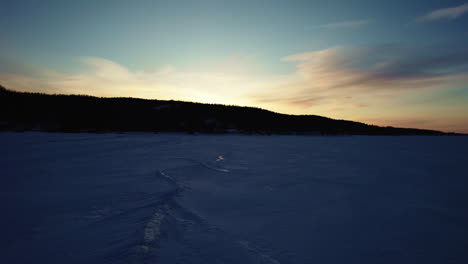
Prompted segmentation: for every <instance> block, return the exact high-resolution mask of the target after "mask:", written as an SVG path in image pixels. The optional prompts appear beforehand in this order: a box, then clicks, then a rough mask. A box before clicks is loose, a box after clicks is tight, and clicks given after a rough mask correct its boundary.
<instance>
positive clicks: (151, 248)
mask: <svg viewBox="0 0 468 264" xmlns="http://www.w3.org/2000/svg"><path fill="white" fill-rule="evenodd" d="M178 159H182V160H187V161H190V162H193V163H196V164H198V165H201V166H202V167H204V168H207V169H210V170H213V171H216V172H221V173H230V172H231V171H230V170H228V169H223V168H217V167H213V166H210V165H208V164H207V163H204V162H201V161H198V160H195V159H190V158H178ZM224 160H225V159H224V157H223V156H219V157H218V158H217V160H216V162H219V161H224ZM156 176H157V177H159V178H162V179H163V180H165V181H166V182H167V183H169V184H170V185H172V186H173V187H174V188H173V190H171V191H168V192H166V193H165V194H163V195H162V196H161V197H160V198H161V200H160V201H158V202H156V203H152V206H154V207H155V210H154V213H153V214H152V215H151V217H150V218H149V220H148V221H147V223H146V225H145V227H144V229H143V235H142V240H141V243H140V244H139V245H137V246H136V247H135V248H134V250H133V252H135V253H136V254H132V255H131V256H132V258H131V260H130V263H158V261H157V259H158V249H159V248H160V247H161V245H162V243H163V240H164V239H165V237H166V236H167V234H166V233H167V232H166V231H165V230H163V228H164V226H165V225H168V226H169V225H183V224H185V223H187V222H189V223H191V224H195V225H197V226H198V229H200V230H204V231H205V232H207V233H210V234H213V233H214V234H215V236H222V237H223V239H226V238H228V239H230V240H231V242H232V244H237V245H239V246H240V248H242V249H243V250H244V251H246V252H248V254H249V255H250V256H251V258H252V259H255V260H256V261H255V263H262V264H280V262H279V261H278V260H276V259H274V258H273V257H271V256H269V255H268V254H265V253H263V252H262V251H261V250H259V249H258V248H256V247H255V246H252V245H251V243H249V242H248V241H245V240H240V239H236V238H234V237H233V236H232V235H230V234H227V233H226V232H225V231H223V230H222V229H220V228H218V227H215V226H213V225H211V224H209V223H208V222H207V221H206V220H204V219H203V218H202V217H200V216H199V215H198V214H196V213H194V212H191V211H190V210H188V209H186V208H184V207H182V206H181V205H180V204H179V203H178V202H177V201H176V198H177V197H178V196H180V195H181V194H182V193H183V192H184V190H186V189H187V186H185V185H184V184H183V183H182V182H180V181H178V180H177V179H176V178H174V177H173V176H171V175H170V174H169V173H168V172H167V171H166V170H164V169H159V170H157V172H156ZM181 215H182V216H181ZM182 229H183V228H182ZM186 246H187V247H189V248H192V247H193V246H191V245H186ZM185 257H188V256H185ZM193 257H195V258H197V257H200V256H197V255H195V256H191V257H190V258H188V259H186V260H185V261H195V262H196V263H198V261H199V260H198V259H193ZM249 263H250V262H249Z"/></svg>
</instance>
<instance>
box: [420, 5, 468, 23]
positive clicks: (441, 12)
mask: <svg viewBox="0 0 468 264" xmlns="http://www.w3.org/2000/svg"><path fill="white" fill-rule="evenodd" d="M466 13H468V3H466V4H463V5H459V6H455V7H449V8H442V9H437V10H434V11H432V12H429V13H428V14H426V15H424V16H422V17H420V18H418V19H417V21H419V22H427V21H434V20H441V19H455V18H458V17H460V16H462V15H464V14H466Z"/></svg>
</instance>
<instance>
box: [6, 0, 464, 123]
mask: <svg viewBox="0 0 468 264" xmlns="http://www.w3.org/2000/svg"><path fill="white" fill-rule="evenodd" d="M0 3H1V4H0V36H1V38H0V83H2V84H3V85H4V86H6V87H8V88H10V89H14V90H22V91H40V92H47V93H86V94H93V95H98V96H134V97H145V98H158V99H179V100H189V101H201V102H210V103H213V102H216V103H228V104H240V105H251V106H258V107H262V108H267V109H270V110H274V111H278V112H284V113H294V114H319V115H324V116H329V117H333V118H343V119H352V120H357V121H363V122H366V123H373V124H379V125H395V126H407V127H408V126H409V127H411V126H413V127H423V128H434V129H441V130H445V131H461V132H468V125H467V124H468V114H467V113H468V106H467V105H468V85H467V83H468V82H467V80H468V49H467V48H466V47H467V46H468V45H467V44H468V30H466V28H468V1H466V0H465V1H459V0H445V1H398V0H397V1H370V0H361V1H336V0H329V1H276V0H269V1H267V0H264V1H255V0H250V1H203V0H201V1H178V0H172V1H143V0H142V1H117V0H116V1H86V0H81V1H65V0H57V1H47V0H45V1H23V0H15V1H9V0H0Z"/></svg>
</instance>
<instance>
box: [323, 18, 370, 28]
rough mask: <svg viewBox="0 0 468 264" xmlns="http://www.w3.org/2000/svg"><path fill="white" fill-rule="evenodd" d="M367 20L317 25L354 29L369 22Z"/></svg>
mask: <svg viewBox="0 0 468 264" xmlns="http://www.w3.org/2000/svg"><path fill="white" fill-rule="evenodd" d="M369 23H370V21H369V20H349V21H341V22H336V23H330V24H323V25H320V26H318V27H319V28H323V29H356V28H360V27H363V26H365V25H367V24H369Z"/></svg>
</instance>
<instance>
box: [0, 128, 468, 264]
mask: <svg viewBox="0 0 468 264" xmlns="http://www.w3.org/2000/svg"><path fill="white" fill-rule="evenodd" d="M0 153H1V154H0V155H1V159H0V230H1V233H0V234H1V237H0V243H1V244H0V263H187V264H189V263H267V264H278V263H281V264H285V263H294V264H296V263H298V264H299V263H301V264H302V263H314V264H315V263H317V264H328V263H336V264H343V263H359V264H363V263H369V264H375V263H392V264H393V263H411V264H414V263H424V264H427V263H437V264H440V263H460V264H462V263H463V264H464V263H468V137H419V136H410V137H366V136H352V137H351V136H331V137H321V136H245V135H184V134H49V133H0Z"/></svg>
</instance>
